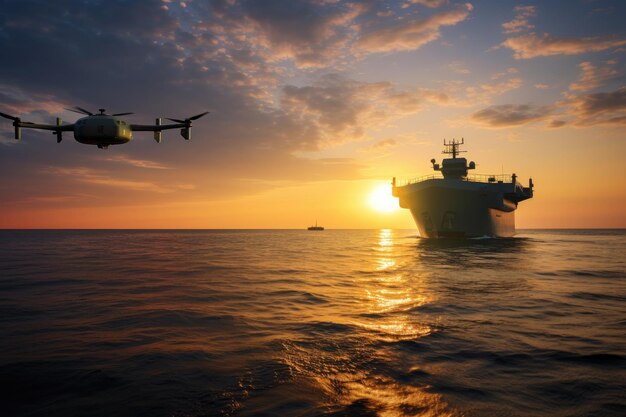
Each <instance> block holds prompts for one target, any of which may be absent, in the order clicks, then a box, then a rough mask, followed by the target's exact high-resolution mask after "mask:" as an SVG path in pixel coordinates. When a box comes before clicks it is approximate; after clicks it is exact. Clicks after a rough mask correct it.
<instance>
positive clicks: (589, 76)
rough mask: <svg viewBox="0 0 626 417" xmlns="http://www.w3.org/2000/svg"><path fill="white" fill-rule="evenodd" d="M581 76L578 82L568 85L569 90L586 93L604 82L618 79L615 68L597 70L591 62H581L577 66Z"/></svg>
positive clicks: (617, 72)
mask: <svg viewBox="0 0 626 417" xmlns="http://www.w3.org/2000/svg"><path fill="white" fill-rule="evenodd" d="M578 66H579V67H580V69H581V70H582V74H581V76H580V78H579V79H578V81H576V82H575V83H572V84H570V86H569V89H570V90H574V91H588V90H593V89H594V88H596V87H599V86H600V85H602V84H603V83H604V82H606V81H609V80H612V79H615V78H617V77H619V75H620V73H619V71H617V70H616V69H615V68H611V67H603V68H597V67H596V66H595V65H593V64H592V63H591V62H588V61H586V62H581V63H580V64H579V65H578Z"/></svg>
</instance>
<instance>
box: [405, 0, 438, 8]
mask: <svg viewBox="0 0 626 417" xmlns="http://www.w3.org/2000/svg"><path fill="white" fill-rule="evenodd" d="M447 3H448V0H409V1H407V2H406V3H404V4H403V5H402V8H403V9H406V8H407V7H410V6H411V5H413V4H419V5H421V6H426V7H430V8H431V9H436V8H438V7H441V6H443V5H444V4H447Z"/></svg>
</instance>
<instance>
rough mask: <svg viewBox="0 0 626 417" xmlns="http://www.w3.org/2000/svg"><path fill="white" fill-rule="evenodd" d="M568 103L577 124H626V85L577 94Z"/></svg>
mask: <svg viewBox="0 0 626 417" xmlns="http://www.w3.org/2000/svg"><path fill="white" fill-rule="evenodd" d="M567 105H568V106H570V107H571V108H572V110H571V111H572V115H573V116H574V117H575V121H574V124H576V125H577V126H594V125H598V124H606V125H626V87H621V88H619V89H617V90H615V91H611V92H603V93H593V94H585V95H580V96H576V97H573V98H571V99H570V100H569V101H568V102H567Z"/></svg>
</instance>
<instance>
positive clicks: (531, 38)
mask: <svg viewBox="0 0 626 417" xmlns="http://www.w3.org/2000/svg"><path fill="white" fill-rule="evenodd" d="M622 45H626V39H617V38H614V37H610V38H607V37H605V38H600V37H590V38H555V37H552V36H551V35H549V34H547V33H546V34H544V35H543V36H538V35H537V34H535V33H531V34H530V35H524V36H518V37H515V38H509V39H507V40H505V41H504V42H502V44H501V46H505V47H507V48H509V49H511V50H513V56H514V57H515V59H530V58H536V57H539V56H551V55H576V54H582V53H585V52H597V51H603V50H605V49H609V48H615V47H618V46H622Z"/></svg>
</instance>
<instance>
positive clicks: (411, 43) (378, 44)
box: [354, 3, 474, 53]
mask: <svg viewBox="0 0 626 417" xmlns="http://www.w3.org/2000/svg"><path fill="white" fill-rule="evenodd" d="M473 8H474V7H473V6H472V5H471V3H465V4H461V5H458V6H457V7H456V8H455V9H454V10H450V11H447V12H442V13H438V14H434V15H432V16H430V17H428V18H426V19H424V20H413V21H409V22H407V23H403V24H397V22H394V23H395V24H394V25H392V26H387V27H384V28H382V29H377V30H374V31H372V32H369V33H366V34H364V35H362V36H361V38H360V39H359V40H358V41H357V42H356V44H355V45H354V49H355V50H356V51H358V52H361V53H380V52H392V51H412V50H415V49H418V48H420V47H421V46H423V45H425V44H427V43H429V42H432V41H434V40H436V39H439V37H440V36H441V32H440V29H441V27H442V26H453V25H456V24H457V23H459V22H462V21H463V20H465V19H466V18H467V16H468V15H469V13H470V11H471V10H472V9H473Z"/></svg>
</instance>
